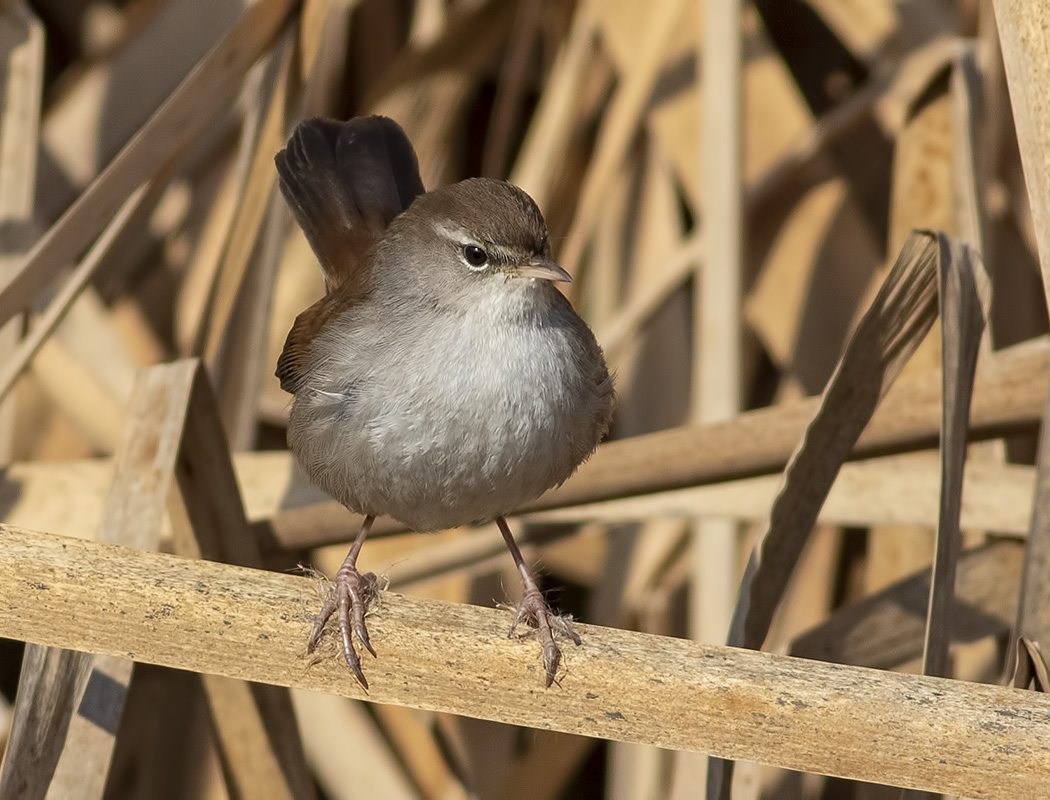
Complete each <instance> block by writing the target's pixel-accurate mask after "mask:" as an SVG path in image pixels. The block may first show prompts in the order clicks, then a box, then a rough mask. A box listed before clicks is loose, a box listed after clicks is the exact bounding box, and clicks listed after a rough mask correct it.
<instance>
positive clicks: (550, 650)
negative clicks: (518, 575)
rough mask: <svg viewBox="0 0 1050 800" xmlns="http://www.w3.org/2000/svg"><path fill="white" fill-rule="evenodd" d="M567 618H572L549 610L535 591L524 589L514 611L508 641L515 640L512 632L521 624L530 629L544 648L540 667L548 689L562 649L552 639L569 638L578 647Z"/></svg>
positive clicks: (577, 640) (577, 637) (578, 644)
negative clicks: (543, 672)
mask: <svg viewBox="0 0 1050 800" xmlns="http://www.w3.org/2000/svg"><path fill="white" fill-rule="evenodd" d="M570 619H571V617H564V616H560V615H558V614H555V613H554V612H553V611H551V610H550V607H549V606H548V605H547V603H546V602H545V601H544V600H543V595H541V594H540V592H539V590H538V589H527V590H526V592H525V596H524V597H523V598H522V600H521V603H520V604H519V605H518V607H517V609H516V610H515V614H514V622H513V624H512V625H511V626H510V635H509V638H514V632H515V631H516V630H517V628H518V625H520V624H521V623H522V622H524V623H525V624H527V625H528V626H529V627H530V628H532V629H533V630H532V631H530V634H531V635H533V636H535V637H536V639H537V640H538V641H539V643H540V647H542V648H543V668H544V670H545V671H546V673H547V678H546V684H547V687H548V688H550V685H551V684H552V683H554V679H555V677H556V676H557V674H558V667H559V665H560V664H561V648H560V647H558V644H557V642H555V641H554V639H555V637H556V636H560V637H563V638H566V639H570V640H572V642H573V644H575V645H576V646H577V647H579V646H580V637H579V636H577V634H576V631H574V630H573V629H572V626H571V625H569V620H570ZM526 635H529V634H526Z"/></svg>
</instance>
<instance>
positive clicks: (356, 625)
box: [306, 516, 379, 689]
mask: <svg viewBox="0 0 1050 800" xmlns="http://www.w3.org/2000/svg"><path fill="white" fill-rule="evenodd" d="M373 522H375V517H373V516H367V517H365V521H364V522H363V523H362V524H361V532H360V533H358V534H357V538H356V539H355V540H354V543H353V545H352V546H351V547H350V552H349V553H347V554H346V558H345V559H344V560H343V565H342V566H341V567H339V572H337V573H336V576H335V585H334V586H333V587H332V590H331V591H330V592H329V593H328V597H327V599H326V600H325V601H324V606H322V607H321V613H320V614H318V615H317V617H316V618H315V619H314V629H313V633H311V634H310V641H309V642H307V645H306V649H307V651H308V652H313V650H314V648H315V647H317V642H318V641H319V640H320V639H321V632H322V631H323V630H324V626H325V623H326V622H328V618H329V617H331V616H332V614H333V613H334V612H335V611H336V610H337V609H338V611H339V631H340V633H341V634H342V636H343V656H344V657H345V658H346V663H347V665H348V666H349V667H350V671H351V672H353V673H354V677H355V678H357V680H358V682H359V683H360V684H361V685H362V686H364V687H365V688H366V689H367V688H368V681H366V680H365V674H364V673H363V672H362V671H361V659H360V658H358V657H357V651H356V650H354V644H353V641H352V636H351V631H353V633H356V634H357V638H358V639H359V640H360V642H361V644H363V645H364V646H365V649H366V650H367V651H368V652H369V653H371V654H372V655H373V656H375V654H376V651H375V650H373V649H372V643H371V642H370V641H368V628H366V627H365V612H366V611H367V610H368V604H369V603H370V602H371V601H372V600H373V599H374V598H375V596H376V595H377V594H378V591H379V583H378V581H377V580H376V576H375V574H374V573H371V572H367V573H365V574H364V575H362V574H361V573H360V572H358V571H357V556H358V554H359V553H360V552H361V545H363V544H364V543H365V539H366V538H368V532H369V531H370V530H371V529H372V523H373ZM351 623H352V624H351Z"/></svg>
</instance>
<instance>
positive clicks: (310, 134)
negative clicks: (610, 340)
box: [276, 117, 613, 688]
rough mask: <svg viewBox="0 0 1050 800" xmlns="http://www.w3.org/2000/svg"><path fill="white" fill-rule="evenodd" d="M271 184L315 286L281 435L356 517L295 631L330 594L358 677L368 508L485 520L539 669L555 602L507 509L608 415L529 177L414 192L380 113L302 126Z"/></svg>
mask: <svg viewBox="0 0 1050 800" xmlns="http://www.w3.org/2000/svg"><path fill="white" fill-rule="evenodd" d="M276 162H277V172H278V175H279V177H280V186H281V191H282V192H283V194H284V197H285V199H286V200H287V202H288V205H289V206H290V207H291V209H292V213H293V214H294V215H295V218H296V220H297V221H298V223H299V226H300V227H301V228H302V229H303V233H304V234H306V238H307V240H308V241H309V242H310V245H311V247H312V248H313V251H314V253H315V254H316V256H317V259H318V261H319V262H320V265H321V270H322V272H323V274H324V280H325V286H326V288H327V294H326V295H325V296H324V297H323V298H322V299H321V300H319V301H318V302H317V303H315V304H314V305H312V306H311V307H310V308H308V309H307V310H306V311H304V312H303V313H302V314H300V315H299V317H298V318H297V319H296V321H295V324H294V326H293V327H292V330H291V332H290V333H289V334H288V340H287V342H286V343H285V346H284V352H282V353H281V357H280V360H279V361H278V363H277V376H278V377H279V378H280V380H281V387H282V388H284V389H285V390H286V391H288V392H291V393H292V394H293V395H294V396H295V400H294V402H293V404H292V410H291V419H290V423H289V428H288V443H289V446H290V447H291V450H292V452H293V453H294V454H295V457H296V459H297V460H298V462H299V464H300V466H301V467H302V468H303V470H304V471H305V472H306V474H307V475H308V476H309V477H310V479H311V480H312V481H313V482H314V483H315V484H316V485H317V486H319V487H320V488H321V489H323V490H324V491H326V492H327V493H328V494H330V495H331V496H332V497H334V498H335V499H336V500H338V501H339V502H340V503H342V504H343V505H345V506H346V507H347V508H349V509H351V510H353V511H356V512H358V513H360V514H363V515H365V521H364V524H363V525H362V527H361V532H360V533H359V534H358V536H357V539H356V540H355V541H354V544H353V546H352V547H351V548H350V552H349V554H348V555H347V557H346V560H345V561H344V562H343V565H342V567H340V569H339V572H338V574H337V576H336V581H335V585H334V587H333V589H332V592H331V594H330V596H329V597H328V599H327V601H326V602H325V604H324V607H323V608H322V609H321V613H320V614H319V615H318V616H317V619H316V622H315V625H314V629H313V633H312V634H311V636H310V640H309V645H308V646H309V649H310V650H312V649H313V648H314V647H315V646H316V644H317V642H318V639H319V638H320V635H321V632H322V630H323V629H324V626H325V624H326V623H327V621H328V619H329V618H330V617H331V615H332V614H333V612H335V611H336V610H338V612H339V613H338V620H339V628H340V631H341V633H342V640H343V654H344V656H345V657H346V662H347V664H348V665H349V666H350V669H351V670H352V671H353V673H354V675H355V676H356V677H357V680H358V681H360V682H361V684H362V685H363V686H364V687H365V688H367V687H368V683H367V681H366V680H365V676H364V673H363V672H362V670H361V662H360V659H359V658H358V655H357V652H356V650H355V648H354V646H353V642H352V633H356V635H357V638H358V639H359V640H360V642H361V644H362V645H363V646H364V647H365V648H366V649H367V650H368V651H369V652H370V653H371V654H372V655H373V656H374V655H375V651H374V650H373V649H372V645H371V643H370V642H369V638H368V629H367V627H366V626H365V611H366V608H367V604H368V601H369V599H370V597H371V595H372V594H373V592H374V590H375V586H374V576H362V575H361V573H359V572H358V570H357V566H356V563H357V556H358V553H359V552H360V550H361V546H362V544H363V543H364V541H365V538H366V536H367V535H368V531H369V528H370V527H371V525H372V522H373V520H374V519H375V517H377V516H379V515H388V516H391V517H393V518H394V519H396V520H399V521H400V522H402V523H404V524H405V525H407V526H408V527H410V528H413V529H415V530H418V531H432V530H438V529H442V528H451V527H456V526H459V525H466V524H470V523H476V522H485V521H489V520H495V521H496V523H497V525H498V526H499V528H500V531H502V533H503V538H504V539H505V540H506V542H507V547H508V548H509V549H510V552H511V555H512V556H513V558H514V563H515V564H516V565H517V567H518V571H519V572H520V573H521V577H522V580H523V581H524V585H525V594H524V598H523V600H522V602H521V605H520V607H519V608H518V612H517V615H516V618H515V620H514V623H513V625H512V627H511V635H513V633H514V630H515V628H516V627H517V625H518V624H519V623H521V622H525V623H527V624H528V625H530V626H531V627H533V628H535V629H536V636H537V638H538V640H539V642H540V644H541V646H542V648H543V661H544V667H545V669H546V684H547V686H550V685H551V683H552V681H553V680H554V678H555V675H556V674H557V671H558V666H559V663H560V661H561V650H560V649H559V648H558V645H557V643H556V642H555V633H559V634H562V635H564V636H567V637H568V638H570V639H572V641H574V642H575V643H576V644H577V645H578V644H579V643H580V639H579V637H578V636H577V635H576V633H575V632H574V631H573V630H572V628H571V627H570V626H569V624H568V622H567V621H566V620H565V619H564V618H562V617H560V616H558V615H556V614H554V613H553V612H552V611H551V610H550V608H549V607H548V606H547V604H546V603H545V601H544V600H543V597H542V595H541V594H540V591H539V587H538V586H537V584H536V580H535V578H534V577H533V575H532V573H531V571H530V570H529V568H528V566H527V565H526V564H525V561H524V559H523V558H522V555H521V551H520V550H519V549H518V546H517V544H516V543H515V541H514V538H513V537H512V535H511V532H510V529H509V528H508V526H507V521H506V519H505V515H506V514H508V513H510V512H512V511H513V510H514V509H515V508H517V507H518V506H520V505H521V504H523V503H525V502H527V501H529V500H532V499H533V498H535V497H538V496H539V495H541V494H542V493H543V492H545V491H546V490H547V489H549V488H551V487H552V486H557V485H558V484H560V483H562V482H563V481H564V480H565V479H566V478H568V477H569V476H570V475H571V474H572V473H573V471H574V470H575V469H576V468H577V466H579V464H580V463H581V462H582V461H583V460H584V459H586V458H587V457H588V456H589V455H590V454H591V453H592V452H593V451H594V449H595V447H596V446H597V444H598V441H599V440H600V439H601V438H602V436H603V435H604V434H605V431H606V429H607V428H608V425H609V420H610V416H611V414H612V402H613V387H612V380H611V378H610V376H609V373H608V370H607V369H606V366H605V359H604V357H603V355H602V351H601V348H600V347H599V346H598V344H597V342H596V341H595V339H594V334H592V333H591V331H590V329H589V328H588V327H587V325H586V324H585V323H584V322H583V320H582V319H580V317H579V316H577V314H576V312H575V311H573V309H572V306H571V305H570V304H569V302H568V300H566V299H565V297H564V296H562V294H561V293H560V292H559V291H558V290H557V289H556V288H555V287H554V286H553V283H552V282H553V281H569V280H571V278H570V277H569V275H568V273H566V272H565V270H563V269H562V268H561V267H560V266H558V265H557V264H556V263H554V261H552V260H551V253H550V240H549V238H548V235H547V226H546V224H545V223H544V220H543V216H542V215H541V214H540V211H539V209H538V208H537V207H536V204H535V203H534V202H533V200H532V198H530V197H529V196H528V195H527V194H525V192H523V191H521V190H520V189H518V188H517V187H515V186H512V185H510V184H509V183H505V182H503V181H497V180H489V179H485V178H473V179H470V180H465V181H461V182H460V183H455V184H452V185H451V186H446V187H443V188H441V189H437V190H436V191H433V192H424V189H423V182H422V180H421V179H420V176H419V167H418V164H417V161H416V156H415V152H414V151H413V149H412V145H411V143H410V142H409V140H408V137H407V136H406V135H405V133H404V131H403V130H401V128H400V127H399V126H398V125H397V123H395V122H393V121H392V120H390V119H387V118H385V117H359V118H355V119H352V120H350V121H349V122H336V121H332V120H324V119H312V120H307V121H306V122H303V123H301V124H300V125H299V126H298V127H297V128H296V130H295V132H294V134H293V135H292V138H291V140H290V141H289V142H288V145H287V147H285V149H284V150H282V151H280V152H279V153H278V154H277V157H276Z"/></svg>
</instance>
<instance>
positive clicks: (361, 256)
mask: <svg viewBox="0 0 1050 800" xmlns="http://www.w3.org/2000/svg"><path fill="white" fill-rule="evenodd" d="M274 160H275V162H276V164H277V174H278V177H279V178H280V186H281V192H282V193H283V194H284V197H285V199H286V200H287V201H288V205H289V207H290V208H291V209H292V213H293V214H294V215H295V219H296V221H297V222H298V223H299V227H301V228H302V229H303V233H304V234H306V239H307V241H309V242H310V246H311V247H312V248H313V251H314V254H315V255H316V256H317V260H318V261H319V262H320V264H321V271H322V273H323V274H324V280H325V287H326V288H327V290H328V293H327V294H326V295H325V296H324V297H323V298H322V299H321V300H319V301H318V302H316V303H314V304H313V305H312V306H310V307H309V308H308V309H306V310H305V311H304V312H303V313H301V314H300V315H299V316H298V317H296V320H295V324H294V325H293V326H292V330H291V331H289V333H288V338H287V339H286V340H285V343H284V350H283V351H282V352H281V357H280V358H279V359H278V360H277V377H278V378H280V380H281V388H282V389H284V390H285V391H287V392H291V393H293V394H294V393H295V392H296V390H297V389H299V388H301V387H302V385H303V380H304V377H305V374H306V370H307V368H308V366H309V358H310V345H311V343H312V342H313V340H314V338H315V337H316V336H317V334H318V333H319V332H320V330H321V329H322V328H323V327H324V325H325V323H326V322H327V321H328V320H329V319H331V318H332V317H333V316H334V315H335V314H337V313H339V311H341V310H343V309H345V308H347V307H349V306H351V305H353V303H354V302H355V301H356V300H357V299H358V298H359V297H360V296H361V295H362V294H363V293H365V292H367V291H368V285H369V280H368V279H369V275H368V270H367V269H366V268H365V263H364V261H365V257H366V255H367V254H368V251H369V250H370V249H371V248H372V245H373V244H375V242H376V240H378V239H379V238H380V237H381V236H382V235H383V232H384V231H385V230H386V228H387V226H388V225H389V224H390V221H391V220H393V219H394V217H396V216H397V215H398V214H400V213H401V212H402V211H404V210H405V209H406V208H408V206H409V204H411V202H412V201H413V200H414V199H415V197H416V196H417V195H419V194H422V193H423V181H422V180H421V179H420V177H419V165H418V163H417V161H416V154H415V151H414V150H413V149H412V144H411V142H409V140H408V137H407V136H406V135H405V132H404V131H403V130H401V127H400V126H399V125H398V124H397V123H396V122H394V121H393V120H390V119H387V118H386V117H357V118H355V119H352V120H350V121H349V122H336V121H334V120H326V119H310V120H306V121H305V122H302V123H300V124H299V126H298V127H297V128H296V129H295V132H294V133H293V134H292V138H291V139H290V140H289V142H288V145H287V147H285V148H284V149H283V150H281V152H279V153H278V154H277V156H276V158H275V159H274Z"/></svg>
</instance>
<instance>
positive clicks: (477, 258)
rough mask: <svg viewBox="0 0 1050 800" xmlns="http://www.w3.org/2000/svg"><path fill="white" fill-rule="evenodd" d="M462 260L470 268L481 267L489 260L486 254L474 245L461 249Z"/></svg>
mask: <svg viewBox="0 0 1050 800" xmlns="http://www.w3.org/2000/svg"><path fill="white" fill-rule="evenodd" d="M463 258H465V259H466V260H467V263H468V264H469V265H470V266H472V267H483V266H485V263H486V262H487V261H488V260H489V256H488V253H486V252H485V251H484V250H482V249H481V248H480V247H478V246H477V245H476V244H468V245H465V246H464V247H463Z"/></svg>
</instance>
